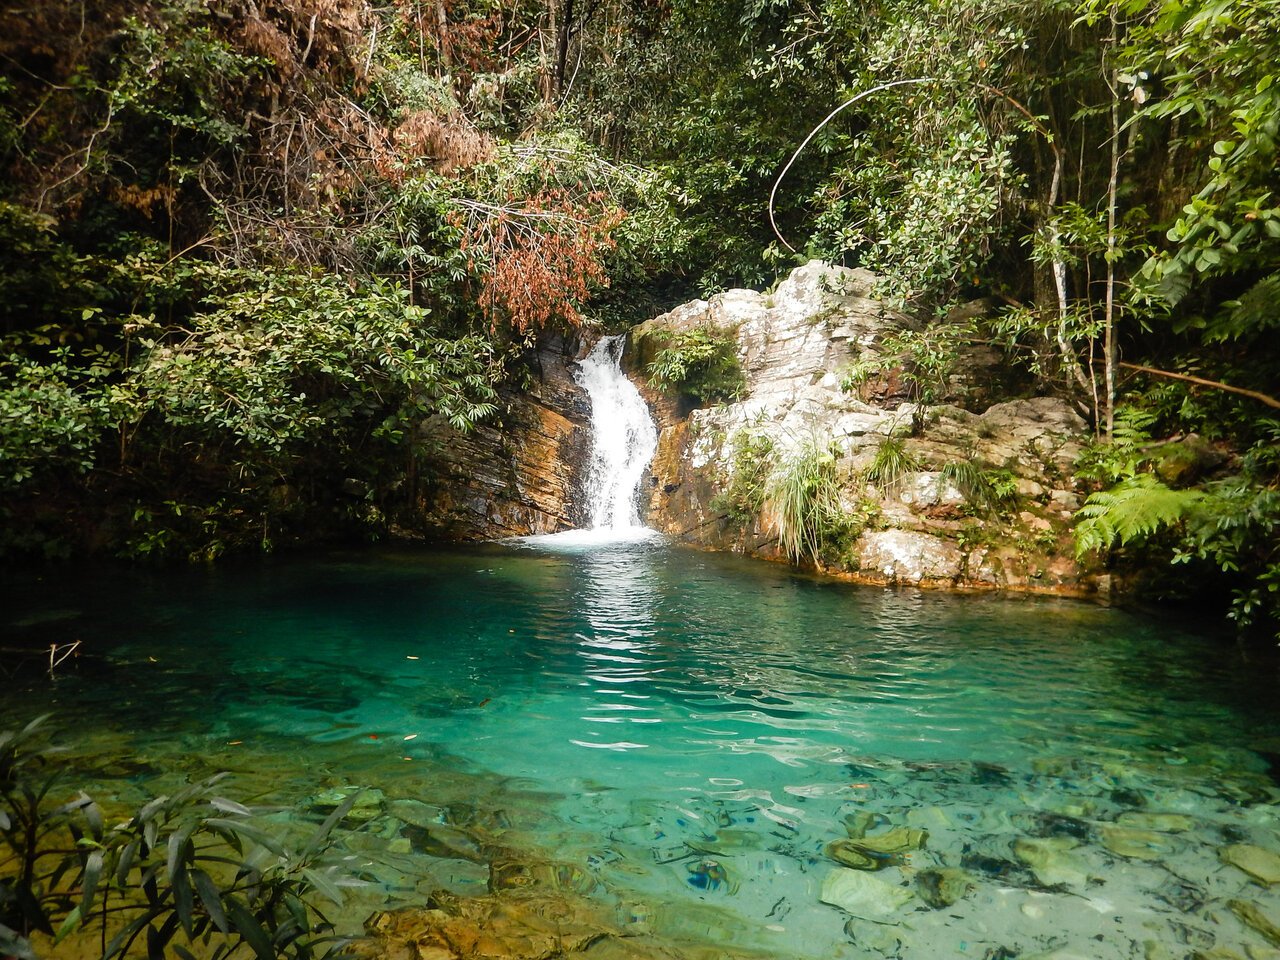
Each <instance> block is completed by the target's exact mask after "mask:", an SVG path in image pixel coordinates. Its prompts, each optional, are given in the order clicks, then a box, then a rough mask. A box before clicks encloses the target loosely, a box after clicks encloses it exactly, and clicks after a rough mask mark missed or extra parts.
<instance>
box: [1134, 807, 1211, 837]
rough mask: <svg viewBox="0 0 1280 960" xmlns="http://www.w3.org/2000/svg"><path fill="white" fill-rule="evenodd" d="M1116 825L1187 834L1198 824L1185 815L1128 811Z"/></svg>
mask: <svg viewBox="0 0 1280 960" xmlns="http://www.w3.org/2000/svg"><path fill="white" fill-rule="evenodd" d="M1116 823H1118V824H1120V825H1121V826H1125V827H1133V828H1135V829H1138V830H1155V831H1157V832H1159V833H1185V832H1186V831H1187V830H1190V829H1191V828H1192V827H1194V826H1195V825H1196V822H1195V820H1194V819H1192V818H1191V817H1189V816H1187V815H1186V814H1185V813H1145V812H1142V811H1137V810H1128V811H1126V812H1124V813H1122V814H1120V816H1118V817H1116Z"/></svg>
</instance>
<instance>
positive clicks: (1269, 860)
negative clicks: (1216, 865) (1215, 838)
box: [1218, 843, 1280, 887]
mask: <svg viewBox="0 0 1280 960" xmlns="http://www.w3.org/2000/svg"><path fill="white" fill-rule="evenodd" d="M1218 856H1219V857H1220V858H1221V859H1222V862H1223V863H1229V864H1231V865H1232V866H1233V867H1238V868H1239V869H1241V870H1243V871H1244V872H1245V873H1247V874H1248V875H1249V876H1251V877H1253V879H1254V880H1256V881H1257V882H1258V883H1260V884H1262V885H1263V886H1264V887H1270V886H1272V885H1274V884H1276V883H1280V854H1277V853H1276V852H1275V851H1274V850H1267V849H1266V848H1265V847H1257V846H1254V845H1253V844H1250V843H1233V844H1232V845H1231V846H1229V847H1223V848H1222V849H1221V850H1219V851H1218Z"/></svg>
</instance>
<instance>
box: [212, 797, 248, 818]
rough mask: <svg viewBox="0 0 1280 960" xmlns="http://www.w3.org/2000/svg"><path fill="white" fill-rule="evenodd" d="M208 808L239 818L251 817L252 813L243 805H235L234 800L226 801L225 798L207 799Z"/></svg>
mask: <svg viewBox="0 0 1280 960" xmlns="http://www.w3.org/2000/svg"><path fill="white" fill-rule="evenodd" d="M209 804H210V806H212V807H213V809H215V810H220V811H222V812H223V813H234V814H236V816H240V817H251V816H253V811H252V810H250V809H249V808H248V807H246V806H245V805H244V804H243V803H236V802H235V801H234V800H228V799H227V798H226V797H211V798H210V799H209Z"/></svg>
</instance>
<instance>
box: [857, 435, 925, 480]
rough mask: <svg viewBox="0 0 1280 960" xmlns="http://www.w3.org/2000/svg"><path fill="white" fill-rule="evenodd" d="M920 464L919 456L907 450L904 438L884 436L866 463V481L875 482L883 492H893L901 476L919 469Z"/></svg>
mask: <svg viewBox="0 0 1280 960" xmlns="http://www.w3.org/2000/svg"><path fill="white" fill-rule="evenodd" d="M920 466H921V464H920V460H919V458H918V457H916V456H915V455H913V454H912V453H911V452H910V451H909V450H907V443H906V441H905V440H904V439H902V438H901V437H885V438H884V439H883V440H881V441H880V443H879V445H878V446H877V447H876V452H875V455H874V456H873V457H872V458H871V462H870V463H869V464H867V468H866V478H867V482H868V483H872V484H875V485H876V486H877V487H879V488H880V490H881V492H883V493H885V494H894V493H897V492H898V488H899V487H900V486H901V484H902V478H903V477H905V476H906V475H907V474H909V473H913V472H915V471H917V470H919V469H920Z"/></svg>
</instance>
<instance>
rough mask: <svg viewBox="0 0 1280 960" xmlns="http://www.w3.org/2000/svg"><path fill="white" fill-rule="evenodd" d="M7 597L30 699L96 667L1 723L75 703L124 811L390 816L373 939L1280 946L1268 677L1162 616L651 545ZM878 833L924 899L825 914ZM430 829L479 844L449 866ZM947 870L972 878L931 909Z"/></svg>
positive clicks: (934, 949)
mask: <svg viewBox="0 0 1280 960" xmlns="http://www.w3.org/2000/svg"><path fill="white" fill-rule="evenodd" d="M6 594H7V595H8V600H7V604H6V608H5V613H4V615H3V616H4V617H5V619H6V620H7V621H8V625H7V626H6V627H5V628H4V634H3V640H4V642H3V643H0V646H4V647H6V648H7V649H8V650H9V651H10V652H9V653H8V654H7V655H6V657H7V659H6V660H5V661H4V663H5V664H6V669H7V670H9V671H15V668H16V667H17V661H18V659H20V655H18V654H15V653H13V652H12V651H14V650H17V649H21V648H23V647H24V646H26V647H30V646H34V645H40V644H45V645H47V644H48V643H51V642H59V643H62V642H67V641H70V640H73V639H74V640H80V641H82V646H81V648H80V650H81V653H82V655H81V656H80V657H79V658H77V659H76V660H75V662H74V663H68V664H67V665H65V666H64V668H60V669H59V671H58V672H57V674H56V676H55V678H54V679H53V680H52V681H50V680H49V679H48V678H46V677H44V676H43V675H42V674H41V673H40V672H39V671H38V670H34V669H18V670H16V672H13V674H12V677H11V679H10V680H9V692H8V693H7V694H6V695H5V697H4V700H3V707H2V708H0V720H2V721H3V725H5V726H8V725H11V724H13V723H17V722H21V721H24V720H25V719H29V718H30V717H31V716H33V715H35V714H37V713H41V712H44V711H46V710H50V709H51V710H53V711H54V723H55V724H56V725H57V726H58V728H59V729H60V730H61V731H63V732H64V739H66V740H68V741H69V742H72V743H73V744H77V746H76V750H75V751H73V759H74V762H75V763H77V764H78V765H79V766H78V769H79V771H80V772H81V775H82V777H83V778H84V779H85V781H86V782H88V783H89V784H90V786H91V787H92V790H91V792H95V793H97V794H99V795H102V796H105V797H107V798H109V799H115V800H117V801H119V802H120V803H130V802H137V801H140V800H143V799H145V798H146V797H148V796H150V795H153V794H155V793H159V792H163V791H166V790H169V789H171V788H172V786H173V785H174V784H175V783H177V782H180V781H182V780H183V779H185V778H187V777H194V776H202V775H205V774H206V773H211V772H214V771H215V770H219V769H230V770H232V771H233V773H234V774H235V775H236V776H235V781H234V782H236V783H237V784H239V785H240V788H241V790H242V791H243V795H244V796H252V797H253V798H254V799H269V800H271V801H272V802H275V803H279V804H282V805H283V806H284V807H285V809H286V813H285V814H280V815H276V816H277V817H278V818H281V817H286V818H287V817H294V818H295V819H306V818H308V817H312V818H314V809H315V806H316V803H317V801H316V799H315V798H316V797H317V796H318V795H322V794H325V793H326V791H338V792H342V791H349V790H350V789H352V788H356V787H359V788H364V789H365V790H366V791H367V796H368V797H370V798H372V801H373V802H374V803H375V805H376V809H374V810H372V811H371V813H372V816H373V819H372V820H371V821H370V822H369V824H367V825H366V826H365V827H364V828H363V829H362V830H361V831H359V833H358V835H353V836H351V837H348V838H345V839H344V840H343V842H344V843H345V844H347V845H348V846H349V847H350V849H351V850H353V851H355V852H357V853H358V854H359V855H360V856H361V857H363V858H365V859H364V860H362V861H361V863H362V870H363V874H362V875H363V876H365V878H366V880H368V886H367V887H366V888H364V889H362V890H360V891H358V892H357V895H356V903H355V904H353V906H352V908H351V909H352V910H353V911H354V912H358V911H360V910H363V911H364V912H366V913H367V912H368V911H369V909H370V908H372V907H382V906H391V907H395V906H401V905H406V904H407V905H412V904H414V903H420V902H421V901H422V900H423V899H424V897H425V893H426V892H427V891H429V890H430V889H432V888H435V887H444V888H447V889H450V890H453V891H455V892H457V893H460V894H463V895H476V896H479V895H484V894H487V893H489V892H490V890H491V889H492V890H495V891H498V892H502V891H504V890H508V887H507V886H506V885H504V881H503V880H502V876H503V875H504V874H503V873H502V871H503V870H506V869H507V868H506V867H503V868H501V869H499V868H498V867H496V866H495V863H496V862H497V861H498V860H502V861H503V862H504V863H507V862H509V861H510V860H511V859H512V858H517V859H519V860H521V862H523V863H526V864H544V865H545V864H550V865H551V867H549V868H546V869H543V868H534V867H529V868H527V869H526V870H525V872H526V873H527V874H529V875H536V876H537V877H541V878H543V879H542V880H540V881H539V882H540V883H543V884H544V885H550V886H552V887H557V888H559V889H560V890H562V891H564V892H568V893H573V894H575V895H576V894H581V895H584V896H586V897H588V898H589V899H591V900H593V901H595V902H598V903H599V904H600V905H601V907H602V909H606V910H607V911H609V913H610V916H611V917H613V918H614V922H615V923H616V925H617V927H618V928H619V929H622V930H624V931H627V932H634V933H636V934H641V935H645V936H649V935H652V936H653V937H655V938H661V940H662V942H664V943H667V944H674V945H675V947H673V948H672V949H676V950H677V952H678V951H679V950H681V949H684V950H687V951H689V952H690V953H691V954H692V953H697V952H698V951H699V950H700V949H701V948H703V947H708V946H709V947H710V948H711V949H713V950H719V951H722V955H726V956H732V955H743V956H746V955H757V954H758V955H763V956H772V957H864V956H896V957H902V958H915V957H922V958H923V957H940V956H974V957H996V956H1019V957H1030V956H1034V955H1040V954H1043V955H1053V956H1058V957H1062V958H1067V957H1072V956H1079V957H1093V958H1104V957H1131V956H1143V955H1144V951H1146V950H1149V949H1150V950H1155V949H1157V948H1158V949H1161V950H1165V951H1167V952H1166V953H1158V952H1157V953H1147V954H1146V955H1149V956H1166V955H1167V956H1178V957H1181V956H1185V955H1186V954H1187V952H1188V951H1189V950H1194V949H1200V950H1207V949H1209V948H1211V947H1212V946H1213V945H1215V944H1216V945H1218V946H1221V947H1227V948H1230V949H1233V950H1236V951H1239V952H1241V953H1242V954H1243V952H1244V951H1245V950H1246V949H1247V947H1248V946H1249V945H1250V944H1254V945H1261V944H1263V943H1264V942H1265V941H1263V940H1262V938H1261V936H1260V935H1259V934H1258V933H1257V932H1255V931H1253V930H1251V929H1249V928H1247V927H1245V926H1244V925H1243V924H1242V923H1241V922H1240V921H1239V920H1238V919H1237V918H1236V916H1235V914H1233V913H1232V912H1231V911H1230V910H1228V909H1227V907H1226V904H1227V902H1228V901H1230V900H1232V899H1241V898H1243V899H1246V900H1248V901H1250V902H1253V903H1256V904H1257V905H1258V906H1259V907H1260V908H1262V909H1263V910H1265V911H1269V912H1270V914H1271V915H1272V916H1273V917H1280V897H1278V895H1277V893H1275V892H1272V891H1270V890H1267V889H1265V888H1263V887H1262V886H1261V885H1259V884H1258V883H1255V882H1253V881H1251V879H1250V877H1249V876H1248V875H1246V874H1245V873H1243V872H1242V871H1240V870H1239V869H1237V868H1236V867H1234V866H1230V865H1228V864H1225V863H1224V862H1223V861H1222V860H1221V859H1220V850H1221V849H1222V848H1223V847H1225V846H1227V845H1229V844H1240V843H1247V844H1250V845H1254V846H1259V847H1262V848H1264V849H1269V850H1280V836H1278V835H1277V832H1276V831H1277V817H1276V813H1277V809H1278V807H1277V803H1278V802H1280V788H1277V782H1276V780H1275V772H1276V771H1275V769H1274V768H1273V767H1272V766H1271V762H1272V760H1273V759H1276V754H1280V704H1278V703H1277V701H1276V697H1275V677H1276V672H1275V667H1274V663H1271V662H1261V663H1259V662H1256V661H1250V660H1249V659H1248V658H1246V657H1245V656H1244V655H1243V654H1242V653H1240V652H1239V651H1238V650H1236V649H1235V648H1234V647H1232V646H1231V645H1230V644H1224V643H1223V642H1222V640H1221V638H1212V637H1205V636H1202V635H1199V634H1197V633H1194V632H1184V631H1182V630H1180V629H1178V628H1177V627H1175V626H1173V625H1171V624H1170V622H1168V621H1167V620H1161V619H1151V618H1143V617H1139V616H1136V615H1132V614H1127V613H1124V612H1120V611H1115V610H1108V609H1103V608H1099V607H1095V606H1090V605H1086V604H1080V603H1073V602H1065V601H1064V602H1058V601H1050V600H1008V599H999V598H994V597H954V596H944V595H940V594H924V593H913V592H895V591H882V590H877V589H866V588H856V587H851V586H847V585H842V584H837V583H829V582H821V581H818V580H814V579H809V578H806V577H802V576H797V575H793V574H791V573H789V572H788V571H786V570H783V569H781V568H777V567H773V566H769V565H764V564H759V563H752V562H748V561H740V560H737V559H734V558H730V557H725V556H716V555H707V554H699V553H691V552H688V551H685V550H680V549H674V548H671V547H668V546H666V545H664V544H663V543H661V542H651V543H633V544H623V545H616V546H613V547H600V546H597V547H594V548H589V547H580V548H571V547H566V548H560V549H551V548H548V546H546V545H540V544H536V543H535V544H531V545H526V546H520V545H515V546H506V547H486V548H477V549H471V550H466V551H459V552H428V551H417V550H393V551H386V550H383V551H376V552H374V551H369V552H362V553H350V554H333V555H327V556H324V557H320V558H315V559H308V560H300V559H283V560H275V561H270V562H264V563H261V564H254V565H249V566H239V567H236V566H229V567H226V568H219V569H213V570H176V571H170V572H164V573H160V572H149V573H148V572H139V571H136V570H134V571H129V570H120V569H114V568H112V569H99V570H95V571H91V572H86V573H84V574H83V575H82V576H81V575H76V574H69V573H67V572H65V571H53V572H51V573H45V574H39V573H32V574H27V575H21V574H19V575H13V576H10V577H9V578H8V582H7V585H6ZM28 666H31V665H30V664H28ZM1277 762H1280V760H1278V761H1277ZM228 792H233V791H232V790H229V791H228ZM410 808H412V809H410ZM406 811H410V812H406ZM1135 813H1136V814H1150V813H1175V814H1180V815H1182V819H1180V820H1179V821H1178V824H1177V826H1176V828H1173V827H1170V826H1169V825H1168V824H1159V825H1160V826H1162V827H1164V828H1165V829H1162V830H1155V831H1153V830H1150V829H1145V828H1149V827H1150V826H1151V823H1150V822H1149V818H1148V820H1147V821H1142V822H1141V823H1139V822H1138V821H1135V820H1134V819H1133V815H1134V814H1135ZM859 814H864V815H868V816H864V817H863V818H862V822H863V823H864V825H865V824H870V831H871V835H872V836H875V835H877V834H882V833H884V832H886V831H888V830H890V829H893V828H895V827H904V826H905V827H912V828H918V829H924V830H927V831H928V840H927V843H926V844H925V846H924V848H923V849H919V850H914V851H911V852H909V853H907V854H906V855H905V856H902V857H900V858H895V859H894V860H893V862H892V863H890V865H888V866H887V867H885V868H884V869H881V870H878V871H876V872H875V873H874V874H864V876H871V877H873V879H875V880H876V881H878V882H882V883H883V884H885V885H888V886H889V887H893V888H895V889H897V890H901V891H910V892H912V894H913V899H911V900H909V901H907V902H905V903H903V904H901V905H898V906H896V907H894V908H893V909H891V910H889V911H887V912H884V913H879V912H877V908H875V907H874V906H868V905H867V904H866V903H863V904H861V905H852V907H850V904H848V903H845V904H844V906H843V907H842V906H838V905H834V904H830V903H824V902H822V898H823V896H824V884H829V883H830V880H829V877H830V875H832V874H833V872H834V871H838V870H841V869H843V868H842V867H840V866H839V865H838V864H836V863H834V862H833V861H832V860H831V859H830V858H829V857H828V855H827V852H826V845H827V844H828V843H829V842H831V841H834V840H837V839H839V838H842V837H845V836H846V825H845V824H846V822H847V821H850V820H852V819H853V818H855V817H856V816H857V815H859ZM424 820H425V823H426V827H425V828H424V827H423V826H422V822H423V821H424ZM415 824H416V825H417V827H416V829H418V831H419V832H418V833H416V834H415V833H414V830H415ZM435 824H441V825H443V826H445V827H447V828H448V837H449V838H451V839H449V840H448V843H452V844H454V845H455V846H458V845H459V844H460V845H462V847H465V848H466V849H461V847H460V848H459V849H458V850H452V851H451V850H449V849H444V848H443V847H442V844H445V846H447V844H446V843H445V842H444V841H441V840H439V839H438V838H435V839H432V840H430V841H425V842H424V841H423V840H422V837H423V833H422V832H421V831H422V830H423V829H425V830H426V831H427V833H428V834H430V833H431V831H432V830H436V829H437V828H436V827H435V826H434V825H435ZM1135 824H1136V825H1137V826H1141V827H1143V828H1144V829H1143V830H1139V831H1138V833H1137V834H1135V832H1134V831H1135V829H1137V826H1135ZM1139 834H1141V835H1139ZM1027 841H1032V846H1036V845H1037V844H1039V845H1040V846H1041V848H1042V849H1043V848H1045V847H1046V846H1047V847H1048V848H1052V862H1050V863H1044V862H1040V863H1036V862H1034V858H1033V857H1028V855H1027V848H1026V842H1027ZM1060 841H1061V842H1060ZM1046 842H1047V843H1046ZM493 850H499V851H500V855H494V854H492V853H486V852H485V851H493ZM477 851H478V852H477ZM1019 851H1021V852H1019ZM458 852H461V853H463V854H466V855H450V854H451V853H458ZM943 867H946V868H959V869H963V870H964V871H965V873H966V874H967V877H968V883H969V886H968V889H967V892H966V894H965V896H964V897H963V898H961V899H959V900H958V901H957V902H955V903H954V904H950V905H947V906H943V907H941V908H940V909H934V908H933V907H931V906H930V904H929V898H928V897H927V896H925V895H924V894H923V893H922V892H921V891H922V889H923V886H922V884H923V883H924V881H923V880H922V875H924V876H926V877H927V875H928V873H929V871H930V870H934V869H938V868H943ZM876 890H877V891H878V892H879V893H883V892H884V891H883V890H882V889H880V888H876ZM519 892H520V891H519V890H514V893H519ZM826 892H828V893H829V892H830V891H829V890H828V891H826ZM828 899H832V898H831V897H829V898H828ZM835 899H839V898H838V897H837V898H835ZM1148 941H1150V942H1151V943H1153V944H1155V945H1156V946H1155V947H1152V948H1148V947H1146V946H1144V944H1146V943H1147V942H1148ZM1002 950H1003V951H1005V952H1004V953H1001V952H1000V951H1002ZM700 955H705V954H700Z"/></svg>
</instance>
